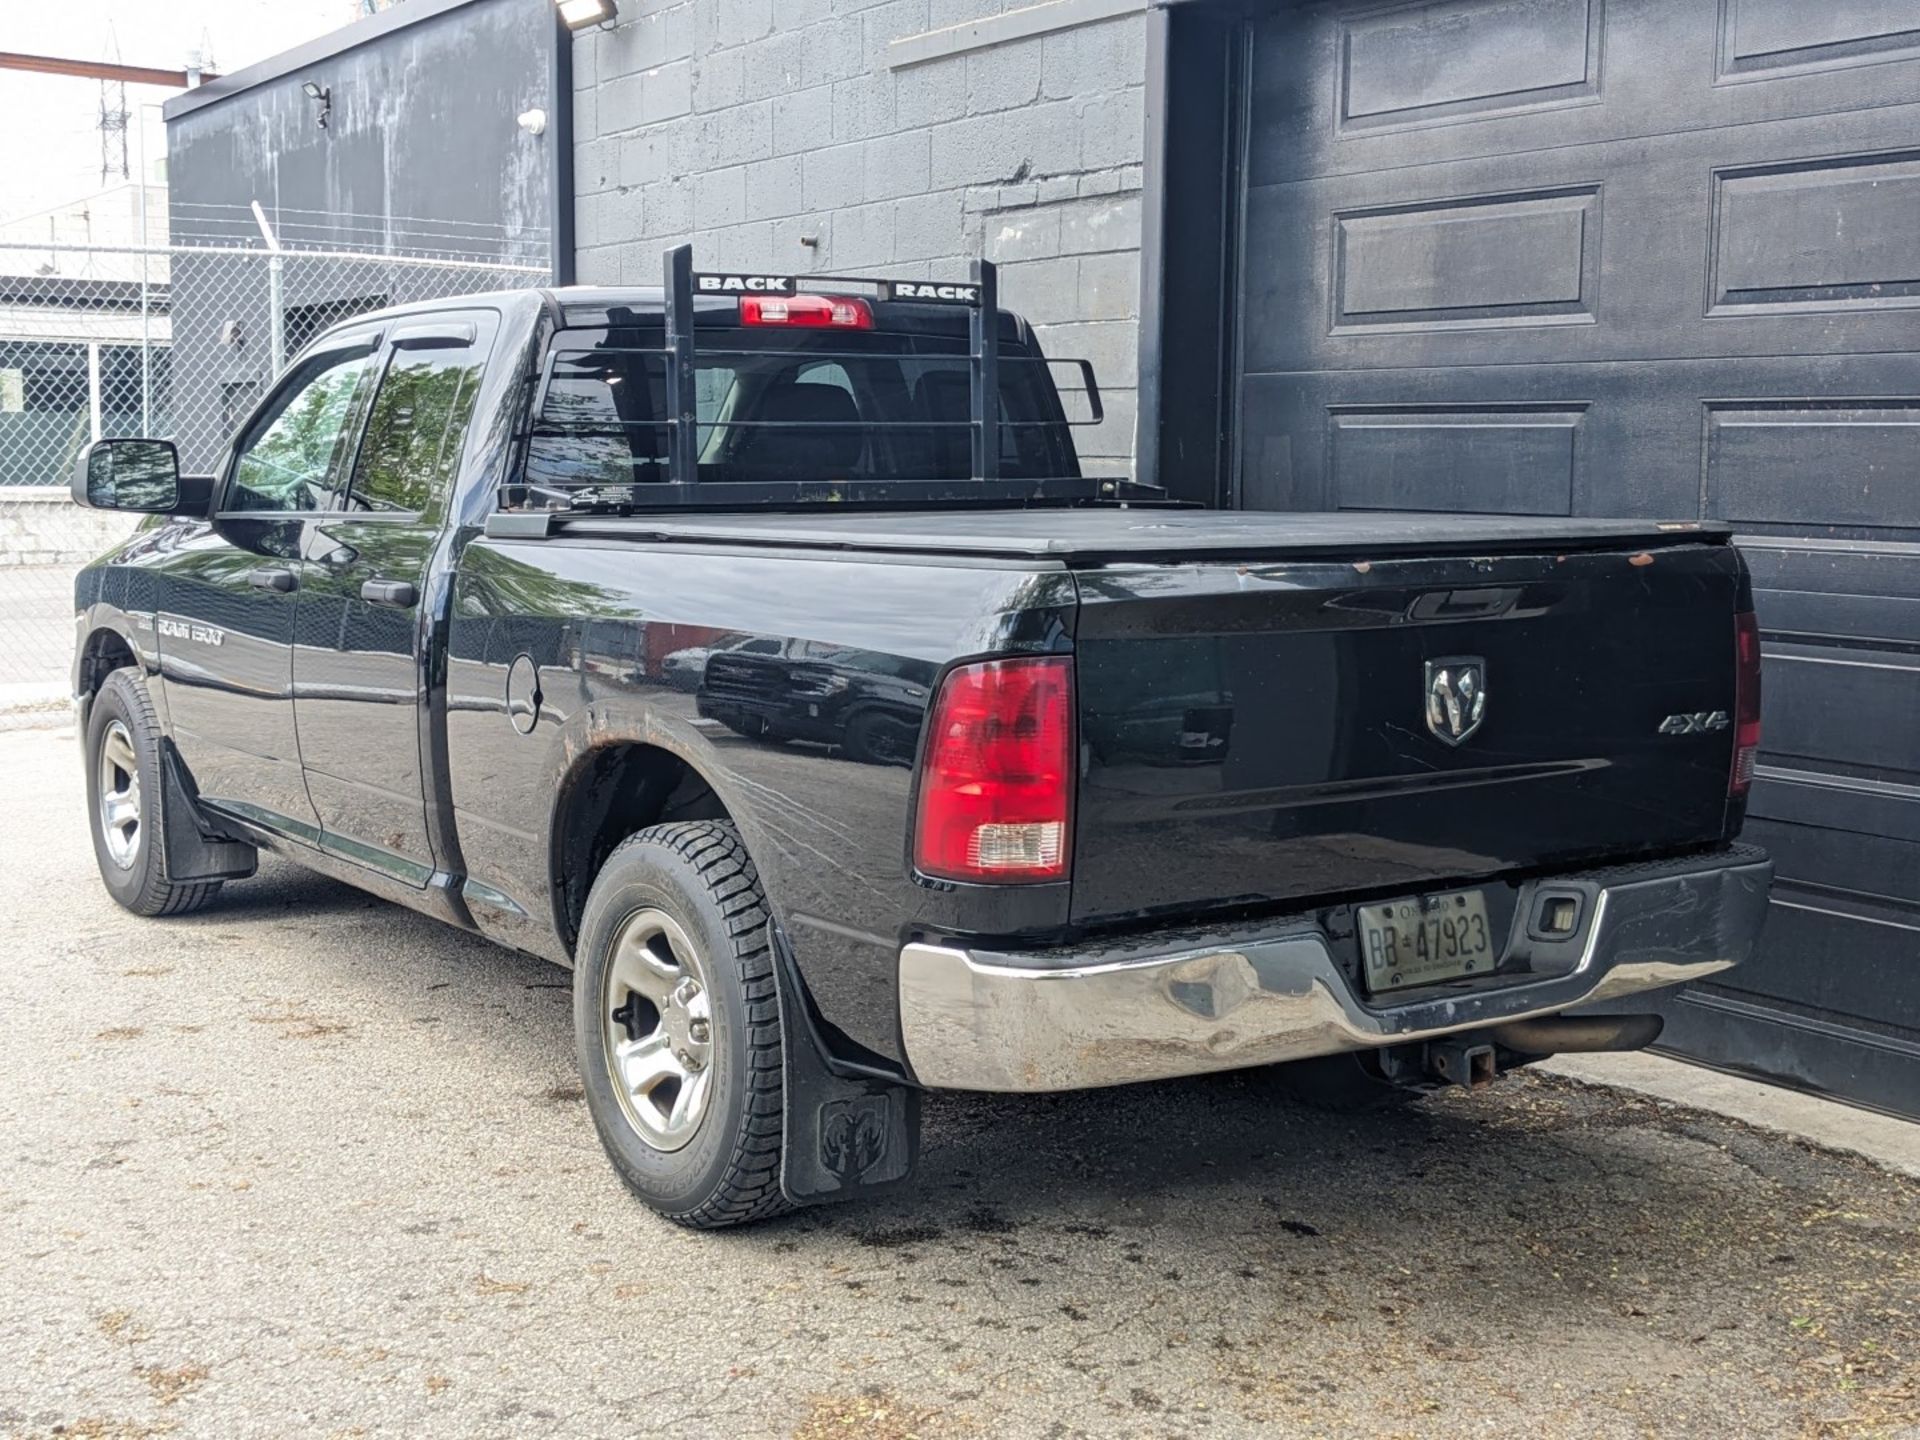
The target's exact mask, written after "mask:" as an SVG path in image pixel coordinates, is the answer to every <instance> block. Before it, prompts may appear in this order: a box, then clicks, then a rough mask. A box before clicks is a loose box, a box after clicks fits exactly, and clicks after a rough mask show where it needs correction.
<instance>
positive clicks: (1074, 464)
mask: <svg viewBox="0 0 1920 1440" xmlns="http://www.w3.org/2000/svg"><path fill="white" fill-rule="evenodd" d="M662 343H663V341H662V332H661V329H660V328H659V327H657V326H654V327H642V326H634V327H613V328H609V329H605V330H567V331H562V332H560V334H559V335H558V336H557V337H556V338H555V341H554V354H553V357H552V375H551V380H550V383H549V385H548V387H547V391H546V395H545V400H544V403H543V404H542V406H541V409H540V413H539V415H538V416H537V417H536V418H535V422H534V426H533V431H532V435H531V437H530V439H529V443H528V451H527V465H526V478H527V480H528V481H529V482H530V483H532V484H534V485H540V486H551V487H556V488H566V489H578V488H582V487H592V486H605V485H648V484H665V483H666V482H667V481H668V478H669V477H668V473H667V455H668V435H669V431H668V427H667V426H666V425H665V424H663V423H661V422H662V421H663V419H664V417H665V413H666V408H665V396H666V370H667V367H666V357H665V356H664V355H663V354H661V353H660V347H661V345H662ZM1000 363H1001V370H1000V406H1001V421H1002V424H1001V431H1000V473H1001V475H1002V476H1003V477H1004V478H1006V479H1009V480H1045V479H1071V478H1077V477H1078V476H1079V474H1080V467H1079V461H1078V459H1077V457H1076V456H1075V453H1074V448H1073V441H1072V438H1071V436H1070V434H1069V432H1068V430H1067V428H1066V419H1067V417H1066V414H1065V412H1064V411H1063V410H1062V408H1061V404H1060V398H1059V396H1058V394H1057V393H1056V391H1055V389H1054V384H1053V380H1052V378H1051V376H1050V375H1049V373H1048V368H1047V364H1046V362H1045V361H1044V360H1042V359H1041V358H1040V357H1039V356H1038V355H1037V353H1036V352H1035V351H1034V349H1033V348H1032V347H1030V346H1028V345H1027V344H1025V343H1023V342H1019V341H1012V340H1007V341H1003V342H1002V343H1001V346H1000ZM968 386H969V379H968V360H967V354H966V344H965V342H964V341H963V340H961V339H959V338H958V337H951V336H940V335H924V334H898V333H896V334H889V333H885V332H875V331H860V332H854V333H848V332H844V331H842V332H801V331H793V330H782V331H778V332H769V331H766V330H755V329H725V330H721V329H714V330H707V329H704V328H703V329H702V331H701V333H700V334H699V337H698V345H697V349H696V355H695V383H694V390H695V396H696V402H697V407H698V408H697V414H698V420H699V432H698V439H697V442H696V453H697V455H698V457H699V471H698V473H699V481H700V483H702V484H708V483H711V484H716V485H727V484H748V483H754V482H760V483H781V482H792V481H810V482H820V481H825V482H831V481H838V480H845V481H939V480H945V481H965V480H967V479H968V478H969V477H970V476H971V475H972V458H971V457H972V450H971V443H972V432H971V428H970V425H969V415H970V413H971V412H970V398H969V389H968Z"/></svg>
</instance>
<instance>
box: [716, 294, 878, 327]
mask: <svg viewBox="0 0 1920 1440" xmlns="http://www.w3.org/2000/svg"><path fill="white" fill-rule="evenodd" d="M740 323H741V324H742V325H788V326H792V327H793V328H795V329H798V330H871V329H872V328H873V307H872V306H870V305H868V304H867V302H866V301H864V300H858V299H855V298H853V297H851V296H847V295H749V296H747V297H746V298H744V299H743V300H741V302H740Z"/></svg>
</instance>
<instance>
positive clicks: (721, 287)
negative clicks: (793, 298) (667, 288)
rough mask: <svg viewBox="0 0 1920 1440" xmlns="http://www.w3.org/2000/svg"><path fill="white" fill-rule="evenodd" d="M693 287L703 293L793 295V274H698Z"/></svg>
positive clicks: (694, 278)
mask: <svg viewBox="0 0 1920 1440" xmlns="http://www.w3.org/2000/svg"><path fill="white" fill-rule="evenodd" d="M693 288H694V289H695V290H696V291H698V292H699V293H700V294H702V295H791V294H792V293H793V291H794V280H793V276H791V275H696V276H694V277H693Z"/></svg>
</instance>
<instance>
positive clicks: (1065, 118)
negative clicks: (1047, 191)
mask: <svg viewBox="0 0 1920 1440" xmlns="http://www.w3.org/2000/svg"><path fill="white" fill-rule="evenodd" d="M1079 168H1080V124H1079V116H1078V115H1077V114H1076V112H1075V109H1074V106H1073V105H1072V103H1071V102H1068V101H1056V102H1053V103H1052V104H1045V105H1028V106H1024V107H1023V108H1021V109H1019V110H1012V111H1006V112H1003V113H1001V114H998V115H974V116H969V117H967V118H966V119H964V120H956V121H954V122H953V123H951V124H949V125H941V126H939V127H937V128H936V129H935V130H934V132H933V169H932V182H933V184H934V186H935V187H936V188H937V189H942V190H945V189H949V188H951V187H954V186H959V185H980V184H984V183H986V182H987V181H990V180H1000V181H1005V182H1011V183H1016V184H1017V183H1020V182H1023V181H1024V180H1025V179H1026V178H1027V177H1028V176H1029V175H1057V174H1059V173H1061V172H1062V171H1069V170H1077V169H1079ZM1016 177H1017V178H1016Z"/></svg>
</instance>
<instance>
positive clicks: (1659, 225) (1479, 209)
mask: <svg viewBox="0 0 1920 1440" xmlns="http://www.w3.org/2000/svg"><path fill="white" fill-rule="evenodd" d="M1889 125H1896V126H1897V127H1899V128H1900V129H1901V133H1902V134H1903V136H1905V137H1912V136H1916V135H1920V104H1916V105H1909V106H1905V107H1902V108H1900V109H1899V110H1894V111H1886V112H1882V113H1880V114H1877V115H1874V116H1865V117H1863V116H1854V117H1849V118H1848V120H1847V122H1846V123H1845V124H1844V125H1841V124H1837V123H1835V122H1833V121H1831V120H1822V121H1791V122H1785V123H1783V124H1781V125H1778V126H1772V127H1757V128H1746V129H1740V130H1735V131H1727V132H1719V131H1714V132H1707V133H1700V134H1691V135H1670V136H1662V137H1658V138H1656V139H1653V140H1646V141H1638V142H1633V143H1632V144H1631V145H1630V146H1602V147H1591V148H1586V147H1583V148H1581V149H1579V150H1574V151H1563V152H1544V153H1533V154H1528V155H1509V156H1500V157H1491V158H1480V159H1472V160H1458V161H1455V162H1453V163H1450V164H1447V165H1444V166H1431V167H1423V168H1418V169H1413V170H1406V171H1397V172H1393V173H1386V174H1366V175H1348V176H1330V177H1326V178H1322V179H1318V180H1305V181H1301V182H1298V183H1295V184H1290V185H1273V186H1262V187H1258V188H1256V189H1253V190H1252V191H1250V192H1249V193H1248V195H1247V199H1246V206H1247V213H1246V227H1247V233H1248V234H1249V235H1257V236H1258V237H1260V239H1259V244H1258V245H1255V246H1249V247H1248V252H1247V255H1246V258H1245V261H1244V272H1245V279H1244V284H1245V324H1244V336H1243V344H1244V355H1243V361H1242V363H1243V365H1244V366H1245V368H1246V369H1247V370H1248V371H1249V372H1261V371H1269V370H1275V369H1280V368H1287V369H1296V368H1301V367H1303V366H1304V367H1307V368H1316V367H1326V368H1338V369H1351V368H1356V367H1365V366H1373V365H1379V366H1395V367H1403V366H1407V365H1442V364H1469V365H1470V364H1514V363H1537V362H1543V361H1554V360H1581V361H1588V362H1593V363H1606V362H1614V361H1644V360H1650V359H1668V358H1686V357H1693V356H1699V357H1709V356H1727V355H1752V356H1766V355H1819V354H1835V355H1841V354H1852V353H1860V352H1876V351H1892V352H1901V351H1910V350H1911V348H1912V346H1913V343H1914V337H1915V334H1916V333H1920V222H1916V219H1915V217H1916V216H1920V148H1908V149H1905V150H1893V149H1889V148H1888V147H1887V146H1886V141H1887V139H1888V138H1889V137H1888V135H1887V133H1886V127H1887V126H1889ZM1834 236H1845V237H1847V239H1848V244H1847V245H1845V246H1843V247H1839V246H1836V245H1834V244H1833V243H1831V237H1834ZM1855 240H1857V241H1858V242H1859V243H1858V244H1855V243H1853V242H1854V241H1855ZM1316 302H1317V303H1316ZM1902 388H1903V389H1911V388H1912V385H1911V382H1910V381H1909V382H1907V384H1906V385H1905V386H1903V387H1902ZM1789 393H1791V392H1789Z"/></svg>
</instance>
